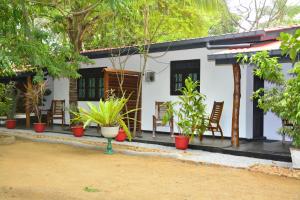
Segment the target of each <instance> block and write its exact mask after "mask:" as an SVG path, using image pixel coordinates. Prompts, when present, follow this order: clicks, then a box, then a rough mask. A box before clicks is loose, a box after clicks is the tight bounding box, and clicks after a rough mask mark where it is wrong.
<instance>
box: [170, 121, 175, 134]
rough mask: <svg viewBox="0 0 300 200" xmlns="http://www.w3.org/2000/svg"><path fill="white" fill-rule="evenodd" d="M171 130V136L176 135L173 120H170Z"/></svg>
mask: <svg viewBox="0 0 300 200" xmlns="http://www.w3.org/2000/svg"><path fill="white" fill-rule="evenodd" d="M170 132H171V137H174V122H173V120H171V121H170Z"/></svg>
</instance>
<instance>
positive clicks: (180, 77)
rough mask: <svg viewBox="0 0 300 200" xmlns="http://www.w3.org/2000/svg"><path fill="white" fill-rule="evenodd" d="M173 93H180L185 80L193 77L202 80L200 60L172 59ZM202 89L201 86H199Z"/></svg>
mask: <svg viewBox="0 0 300 200" xmlns="http://www.w3.org/2000/svg"><path fill="white" fill-rule="evenodd" d="M170 75H171V82H170V86H171V87H170V91H171V95H180V94H181V93H180V91H179V90H180V88H182V87H184V86H185V85H184V80H185V79H186V78H187V77H191V78H192V79H193V80H194V81H200V60H180V61H171V74H170ZM198 91H200V88H198Z"/></svg>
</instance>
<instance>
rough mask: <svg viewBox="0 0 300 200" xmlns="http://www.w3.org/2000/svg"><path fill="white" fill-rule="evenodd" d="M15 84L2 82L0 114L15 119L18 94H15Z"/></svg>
mask: <svg viewBox="0 0 300 200" xmlns="http://www.w3.org/2000/svg"><path fill="white" fill-rule="evenodd" d="M14 90H15V84H14V83H13V82H11V83H9V84H4V83H0V116H4V115H7V117H8V119H13V118H14V115H15V110H16V95H14V94H13V92H14Z"/></svg>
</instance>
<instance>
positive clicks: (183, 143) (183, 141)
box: [175, 135, 190, 150]
mask: <svg viewBox="0 0 300 200" xmlns="http://www.w3.org/2000/svg"><path fill="white" fill-rule="evenodd" d="M189 140H190V138H189V137H186V136H183V135H177V136H175V147H176V149H181V150H185V149H187V148H188V146H189Z"/></svg>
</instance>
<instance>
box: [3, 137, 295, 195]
mask: <svg viewBox="0 0 300 200" xmlns="http://www.w3.org/2000/svg"><path fill="white" fill-rule="evenodd" d="M85 187H88V189H87V190H84V188H85ZM0 199H1V200H4V199H14V200H17V199H30V200H42V199H47V200H48V199H55V200H60V199H63V200H68V199H74V200H77V199H78V200H79V199H82V200H94V199H97V200H106V199H110V200H119V199H120V200H121V199H124V200H131V199H133V200H148V199H149V200H150V199H151V200H154V199H163V200H169V199H170V200H190V199H196V200H201V199H206V200H210V199H213V200H217V199H222V200H226V199H230V200H232V199H251V200H254V199H255V200H259V199H272V200H276V199H286V200H288V199H295V200H299V199H300V181H299V180H296V179H290V178H284V177H278V176H270V175H265V174H260V173H253V172H249V171H247V170H241V169H232V168H223V167H217V166H205V165H196V164H191V163H184V162H181V161H176V160H172V159H164V158H158V157H141V156H127V155H121V154H115V155H113V156H108V155H104V154H103V152H101V151H96V150H88V149H82V148H76V147H71V146H66V145H61V144H46V143H35V142H30V141H20V140H18V141H17V142H16V143H15V144H13V145H1V146H0Z"/></svg>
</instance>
